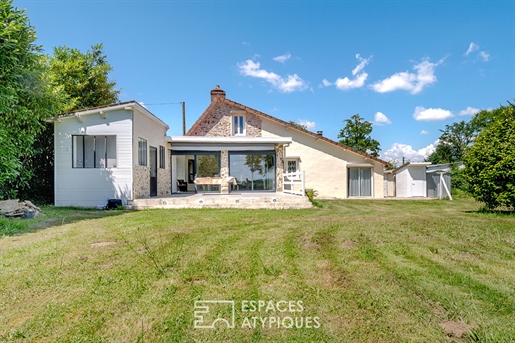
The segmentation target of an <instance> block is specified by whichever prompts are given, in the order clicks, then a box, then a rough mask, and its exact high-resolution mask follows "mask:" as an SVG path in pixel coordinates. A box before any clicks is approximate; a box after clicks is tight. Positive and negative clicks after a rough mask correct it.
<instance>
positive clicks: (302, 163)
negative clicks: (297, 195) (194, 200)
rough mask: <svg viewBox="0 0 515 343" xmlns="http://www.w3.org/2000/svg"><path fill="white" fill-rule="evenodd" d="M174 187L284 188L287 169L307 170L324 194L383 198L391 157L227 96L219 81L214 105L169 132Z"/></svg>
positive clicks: (310, 184)
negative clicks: (223, 182) (223, 183)
mask: <svg viewBox="0 0 515 343" xmlns="http://www.w3.org/2000/svg"><path fill="white" fill-rule="evenodd" d="M169 141H170V143H171V146H170V147H171V155H172V192H175V191H176V189H175V188H174V187H175V185H176V183H177V182H176V181H177V180H181V181H182V180H187V182H188V190H189V191H191V190H193V188H194V182H193V181H194V179H195V177H217V176H218V177H229V176H232V177H234V178H235V179H236V185H231V189H230V191H242V190H244V191H275V192H281V191H282V190H283V185H282V183H283V180H284V175H285V174H286V173H292V172H304V175H305V180H304V181H305V187H306V188H313V189H315V190H317V191H318V194H319V196H320V197H323V198H352V197H365V198H383V197H384V192H383V170H384V167H385V166H386V165H388V163H387V162H385V161H383V160H381V159H379V158H375V157H373V156H371V155H369V154H366V153H363V152H360V151H357V150H355V149H352V148H350V147H347V146H345V145H342V144H340V143H338V142H335V141H333V140H330V139H328V138H326V137H324V136H323V135H322V133H321V132H319V133H314V132H311V131H308V130H305V129H303V128H301V127H298V126H296V125H292V124H290V123H287V122H285V121H283V120H280V119H278V118H275V117H273V116H270V115H268V114H265V113H263V112H260V111H258V110H255V109H252V108H249V107H247V106H245V105H242V104H240V103H237V102H235V101H232V100H229V99H228V98H227V97H226V93H225V91H223V90H222V89H220V87H219V86H216V87H215V89H213V90H212V91H211V104H210V105H209V106H208V107H207V109H206V110H205V111H204V113H203V114H202V115H201V116H200V117H199V118H198V120H197V121H196V122H195V123H194V124H193V126H192V127H191V128H190V129H189V131H188V132H187V133H186V136H181V137H170V139H169Z"/></svg>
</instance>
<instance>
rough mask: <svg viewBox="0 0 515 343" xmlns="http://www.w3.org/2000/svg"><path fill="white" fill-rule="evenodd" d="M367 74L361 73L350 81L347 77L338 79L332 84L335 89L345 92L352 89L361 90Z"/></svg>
mask: <svg viewBox="0 0 515 343" xmlns="http://www.w3.org/2000/svg"><path fill="white" fill-rule="evenodd" d="M367 77H368V74H367V73H363V74H359V75H358V76H357V77H356V78H354V79H352V80H350V79H349V78H348V77H344V78H343V79H342V78H338V79H336V81H335V82H334V84H335V86H336V88H338V89H339V90H342V91H346V90H349V89H353V88H361V87H363V85H364V84H365V81H366V80H367Z"/></svg>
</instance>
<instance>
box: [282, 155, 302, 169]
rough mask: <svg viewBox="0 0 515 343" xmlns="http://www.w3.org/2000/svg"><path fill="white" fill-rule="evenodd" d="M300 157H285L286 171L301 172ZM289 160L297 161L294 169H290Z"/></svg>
mask: <svg viewBox="0 0 515 343" xmlns="http://www.w3.org/2000/svg"><path fill="white" fill-rule="evenodd" d="M299 160H300V159H299V158H297V157H295V158H288V157H286V158H285V159H284V170H285V172H286V173H298V172H300V161H299ZM288 162H295V165H296V169H295V170H294V171H290V170H289V165H288V164H289V163H288Z"/></svg>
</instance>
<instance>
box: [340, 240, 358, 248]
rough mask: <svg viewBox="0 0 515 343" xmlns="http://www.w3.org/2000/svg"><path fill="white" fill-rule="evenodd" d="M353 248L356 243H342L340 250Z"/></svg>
mask: <svg viewBox="0 0 515 343" xmlns="http://www.w3.org/2000/svg"><path fill="white" fill-rule="evenodd" d="M354 246H356V243H354V242H352V241H345V242H342V248H352V247H354Z"/></svg>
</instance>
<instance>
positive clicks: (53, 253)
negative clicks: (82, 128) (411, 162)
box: [0, 197, 515, 342]
mask: <svg viewBox="0 0 515 343" xmlns="http://www.w3.org/2000/svg"><path fill="white" fill-rule="evenodd" d="M319 202H320V203H321V204H322V207H321V208H315V209H305V210H252V211H248V210H247V211H242V210H236V209H202V210H198V209H190V210H147V211H140V212H130V211H113V212H109V211H93V210H80V209H74V208H64V209H63V208H54V207H45V208H44V209H43V213H44V216H41V217H37V218H35V219H30V220H25V221H23V222H22V221H20V222H8V224H7V225H14V226H11V229H9V230H10V231H9V232H10V233H5V232H7V230H6V231H4V233H3V237H1V238H0V267H1V268H0V289H1V290H2V297H0V308H2V311H1V312H0V341H12V342H32V341H38V342H61V341H62V342H68V341H72V342H75V341H87V342H97V341H98V342H127V341H133V342H228V341H231V342H269V341H273V342H312V341H321V342H342V341H345V342H377V341H380V342H512V341H513V338H514V337H515V324H514V323H515V314H514V311H513V308H514V307H515V291H514V288H513V284H515V217H514V216H513V215H507V214H498V213H482V212H480V211H479V209H480V205H479V204H477V203H475V202H474V201H473V200H472V199H470V198H467V197H464V198H459V199H457V200H456V201H452V202H450V201H438V200H435V201H392V200H388V201H376V200H374V201H363V200H356V201H352V200H346V201H323V200H320V201H319ZM12 223H14V224H12ZM18 223H24V224H23V227H17V226H16V225H18ZM196 300H233V301H235V303H236V304H237V306H236V311H235V322H236V327H235V328H234V329H228V328H222V327H218V328H216V329H195V328H194V325H193V323H194V320H195V318H194V302H195V301H196ZM243 300H249V301H258V300H264V301H269V300H272V301H275V302H277V301H280V300H286V301H290V300H291V301H295V302H299V301H300V302H301V303H302V305H303V310H302V312H300V313H296V314H295V313H293V314H292V313H290V312H286V313H284V312H280V311H277V310H275V311H269V312H266V311H261V312H259V313H258V314H256V313H253V314H251V313H248V312H243V311H242V309H241V306H240V305H241V301H243ZM217 311H218V313H220V314H230V311H228V310H227V309H223V308H220V309H218V310H217ZM253 315H254V316H256V315H257V316H260V317H275V318H276V320H277V318H279V320H283V319H284V317H286V316H299V317H303V318H307V317H309V318H314V317H317V318H318V320H319V322H320V327H319V328H310V329H308V328H290V329H287V328H284V327H281V328H277V327H275V326H272V327H270V326H268V325H260V322H259V321H258V322H257V325H255V327H254V326H253V327H250V328H249V327H242V325H241V324H242V323H243V321H244V320H245V318H246V317H250V316H253ZM304 323H305V322H304Z"/></svg>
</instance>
